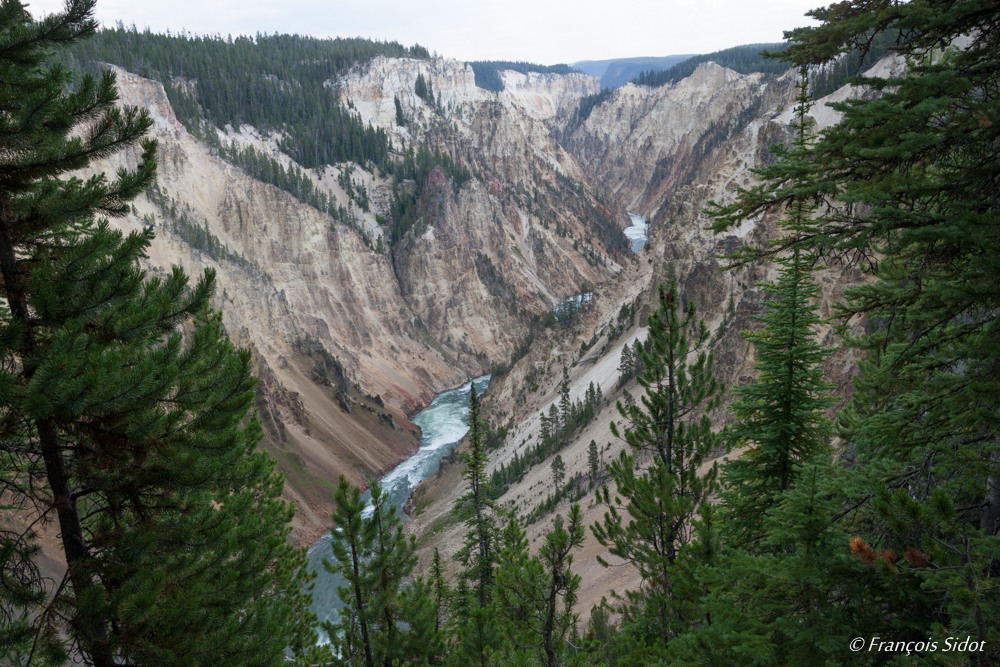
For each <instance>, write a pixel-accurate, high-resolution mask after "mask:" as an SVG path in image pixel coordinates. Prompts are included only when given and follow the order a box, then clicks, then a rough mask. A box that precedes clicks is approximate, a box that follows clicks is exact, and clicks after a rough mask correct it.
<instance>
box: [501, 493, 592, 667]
mask: <svg viewBox="0 0 1000 667" xmlns="http://www.w3.org/2000/svg"><path fill="white" fill-rule="evenodd" d="M583 539H584V527H583V512H582V511H581V510H580V506H579V505H573V506H572V507H571V508H570V512H569V522H568V524H567V523H566V522H565V521H564V520H563V518H562V516H561V515H556V518H555V520H554V523H553V528H552V530H550V531H549V532H548V533H546V535H545V542H544V544H543V545H542V548H541V549H540V550H539V554H538V556H537V557H532V556H531V555H530V554H529V552H528V540H527V537H526V536H525V534H524V531H523V530H522V529H521V527H520V524H518V522H517V520H516V519H515V518H513V517H511V518H510V519H509V521H508V523H507V525H506V527H505V528H504V531H503V544H504V548H503V550H502V552H501V554H500V565H499V567H498V569H497V603H498V605H499V607H500V609H501V610H502V611H503V615H504V616H505V619H506V622H505V628H506V634H507V640H508V645H507V646H506V647H505V651H504V654H502V659H503V663H504V664H542V665H546V667H556V666H557V665H560V664H562V659H561V657H562V653H563V650H562V649H563V645H564V643H565V641H566V639H567V637H568V635H569V633H570V632H571V631H572V630H573V628H575V626H576V623H577V620H578V616H577V614H575V613H574V612H573V606H574V604H575V603H576V594H577V591H578V590H579V587H580V576H579V575H577V574H574V573H573V572H572V570H571V567H572V564H573V556H572V554H571V552H572V551H573V550H574V549H578V548H580V547H581V546H582V545H583ZM532 653H534V654H535V656H534V657H535V659H534V660H531V654H532Z"/></svg>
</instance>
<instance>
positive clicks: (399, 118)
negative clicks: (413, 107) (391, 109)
mask: <svg viewBox="0 0 1000 667" xmlns="http://www.w3.org/2000/svg"><path fill="white" fill-rule="evenodd" d="M392 101H393V102H394V103H395V105H396V125H398V126H399V127H406V116H405V115H404V114H403V105H402V104H400V103H399V96H397V95H394V96H393V98H392Z"/></svg>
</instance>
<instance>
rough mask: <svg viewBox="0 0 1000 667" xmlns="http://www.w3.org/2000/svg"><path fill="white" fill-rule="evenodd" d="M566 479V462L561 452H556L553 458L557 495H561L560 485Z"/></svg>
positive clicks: (553, 478) (553, 480) (553, 477)
mask: <svg viewBox="0 0 1000 667" xmlns="http://www.w3.org/2000/svg"><path fill="white" fill-rule="evenodd" d="M564 479H566V463H565V461H563V458H562V456H561V455H560V454H556V455H555V457H554V458H553V459H552V483H553V485H554V486H555V487H556V495H559V487H561V486H562V483H563V480H564Z"/></svg>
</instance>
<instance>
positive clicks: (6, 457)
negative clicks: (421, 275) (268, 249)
mask: <svg viewBox="0 0 1000 667" xmlns="http://www.w3.org/2000/svg"><path fill="white" fill-rule="evenodd" d="M92 13H93V2H90V1H87V0H76V1H73V2H70V3H68V4H67V6H66V10H65V12H63V13H58V14H53V15H50V16H48V17H46V18H45V19H43V20H41V21H39V22H35V21H33V20H32V19H30V17H29V15H28V14H27V13H26V12H25V10H24V7H23V6H22V5H21V3H20V2H17V1H11V2H5V3H3V4H2V5H0V42H2V43H3V45H4V46H3V49H2V55H0V74H2V75H0V82H2V83H0V89H2V97H3V99H4V100H5V110H6V112H5V113H4V114H3V115H2V117H0V144H2V146H3V150H2V152H3V154H4V155H6V156H7V161H6V166H5V169H4V176H3V178H2V184H0V208H2V210H3V213H2V217H3V224H2V225H0V273H2V278H3V288H2V289H3V297H4V300H5V302H6V306H7V307H6V308H5V309H4V310H3V312H2V313H0V356H2V359H3V363H2V371H0V386H2V387H3V390H2V392H0V411H2V413H3V421H4V424H5V425H6V426H5V436H4V439H3V442H2V444H0V448H2V450H3V453H2V456H0V462H2V467H0V480H2V484H3V489H4V501H3V502H4V503H5V505H6V506H7V508H8V509H15V510H17V511H19V512H22V516H25V517H27V518H28V519H29V521H38V522H49V521H56V520H57V521H58V525H59V535H60V536H59V542H58V543H57V544H58V545H59V547H61V549H62V552H63V554H62V555H63V556H64V557H65V560H66V562H67V565H68V572H67V577H66V581H65V582H63V585H62V586H60V588H59V591H58V595H57V596H56V597H54V598H48V597H44V598H43V597H42V596H43V594H44V593H43V591H42V589H40V588H39V583H40V582H39V580H38V579H37V576H36V574H37V569H35V568H34V567H33V566H32V565H31V564H30V562H26V561H25V559H32V558H35V557H36V556H37V552H35V551H34V550H33V548H34V545H33V534H32V532H31V531H30V529H28V530H25V531H22V532H14V533H10V532H5V533H4V534H3V541H2V542H0V555H2V557H3V561H2V562H0V568H2V569H0V572H2V577H0V580H2V581H4V582H5V583H4V584H3V585H2V586H0V595H2V596H3V605H2V606H3V608H4V610H5V611H4V613H3V614H0V623H2V625H0V633H3V634H4V636H5V644H4V647H3V649H0V651H2V654H0V655H2V658H3V659H4V660H5V661H7V660H9V661H16V663H17V664H22V659H27V657H28V647H30V646H33V647H34V648H31V649H30V650H31V651H33V652H34V657H33V658H31V660H35V659H38V660H39V661H40V662H49V661H50V662H54V663H57V664H61V663H62V662H63V661H64V660H65V656H66V649H67V648H68V647H69V646H70V645H72V646H73V651H74V653H75V654H76V655H77V657H78V658H79V659H80V660H85V661H86V662H88V663H89V664H93V665H96V666H98V667H110V666H111V665H116V664H133V665H162V664H172V665H205V664H217V663H218V661H222V662H224V663H225V664H230V665H278V664H281V663H282V662H283V661H284V651H285V650H286V648H292V649H294V650H296V651H298V650H301V649H303V648H305V647H306V646H308V645H309V644H311V643H313V642H314V641H315V635H314V633H313V632H312V630H311V627H310V625H311V622H312V620H313V619H312V617H311V615H310V614H309V613H308V611H307V609H308V603H309V598H310V596H309V594H308V577H307V576H306V574H305V564H306V561H305V553H304V551H303V550H300V549H297V548H294V547H292V546H291V545H289V544H288V543H287V542H286V537H287V535H288V532H289V530H290V527H289V522H290V520H291V518H292V513H293V508H292V507H291V506H289V505H288V504H287V503H285V502H284V501H282V500H281V499H280V495H281V492H282V486H283V483H282V479H281V477H280V475H278V474H277V473H275V471H274V462H273V459H271V457H270V456H269V455H268V454H266V453H264V452H260V451H256V449H257V447H258V445H259V443H260V440H261V427H260V422H259V421H258V420H257V418H256V417H255V416H254V415H252V414H251V413H250V408H251V406H252V404H253V398H254V379H253V378H252V376H251V369H252V364H251V356H250V353H249V351H247V350H241V351H236V350H234V349H233V347H232V345H231V344H230V342H229V340H228V339H227V338H226V336H225V333H224V331H223V327H222V321H221V315H219V314H217V313H213V312H212V311H211V310H210V309H209V308H208V302H209V299H210V298H211V296H212V294H213V292H214V288H215V276H214V273H213V272H211V271H207V272H206V273H205V275H204V276H203V278H202V279H201V280H200V281H199V282H198V283H197V284H195V285H190V284H189V281H188V278H187V276H186V275H185V274H184V272H183V271H182V270H181V269H179V268H176V267H175V268H174V270H173V272H172V273H171V274H170V275H169V276H167V277H165V278H162V279H161V278H150V277H148V276H147V274H146V273H145V272H144V271H143V270H142V268H141V266H140V261H141V260H142V259H143V258H145V257H146V253H147V252H148V248H149V246H150V243H151V242H152V240H153V232H152V230H151V229H150V228H148V227H147V228H146V229H143V230H142V231H139V232H134V233H131V234H129V235H127V236H125V235H123V234H122V233H120V232H117V231H114V230H112V228H111V227H110V225H109V223H108V222H107V221H106V220H100V221H95V220H94V217H95V216H97V215H106V216H114V217H122V216H124V215H126V214H127V213H128V212H129V211H130V210H131V206H130V202H131V200H132V199H134V198H135V197H136V196H138V195H139V194H140V193H142V192H143V191H144V190H145V189H146V188H147V187H149V185H150V183H151V182H152V179H153V176H154V173H155V167H156V164H155V154H156V144H155V142H153V141H149V140H145V139H143V135H144V134H145V132H146V131H147V130H148V129H149V127H150V126H151V124H152V121H151V119H150V117H149V115H148V113H147V112H146V111H139V110H138V109H135V108H131V107H123V108H120V107H118V106H117V105H116V100H117V95H116V92H115V77H114V75H113V73H111V72H110V71H109V72H105V73H102V74H101V76H100V77H99V78H94V77H92V76H84V77H82V78H80V79H79V80H77V81H76V87H75V90H74V92H73V93H72V94H67V93H66V92H65V87H66V85H67V84H68V83H69V82H70V74H69V72H68V71H67V70H66V69H64V68H62V67H60V66H58V65H56V66H53V67H50V68H48V69H43V68H42V67H41V64H42V63H43V62H44V60H45V59H46V58H47V57H48V55H49V50H50V49H52V48H59V49H65V48H66V47H67V46H68V45H70V44H72V43H74V42H76V41H77V40H79V39H81V38H84V37H87V36H90V35H92V34H93V32H94V27H95V24H94V21H93V19H92ZM129 148H131V149H133V150H135V149H137V150H136V156H137V157H138V164H137V166H136V168H135V169H134V170H128V169H121V170H119V171H118V172H117V173H116V174H115V177H114V178H113V179H109V178H108V177H107V176H106V175H105V174H97V175H94V176H91V177H89V178H88V179H87V180H86V181H84V180H81V179H80V178H69V177H67V172H71V171H75V170H81V169H85V168H86V167H87V166H88V164H89V161H90V160H91V159H93V158H106V157H110V156H113V155H116V154H118V153H120V152H121V151H123V150H125V149H129ZM8 582H9V583H8ZM7 610H10V611H7ZM25 631H28V632H30V635H31V640H30V642H28V641H27V635H26V632H25ZM7 640H10V641H11V642H18V644H15V645H14V646H13V647H11V646H10V644H7V643H6V641H7Z"/></svg>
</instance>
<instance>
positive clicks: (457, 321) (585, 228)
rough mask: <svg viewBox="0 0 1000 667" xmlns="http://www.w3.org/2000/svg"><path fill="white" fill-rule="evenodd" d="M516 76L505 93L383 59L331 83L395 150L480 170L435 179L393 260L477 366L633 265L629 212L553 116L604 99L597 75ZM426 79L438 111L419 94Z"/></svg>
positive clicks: (439, 328) (460, 67) (456, 347)
mask: <svg viewBox="0 0 1000 667" xmlns="http://www.w3.org/2000/svg"><path fill="white" fill-rule="evenodd" d="M503 76H504V77H505V80H508V81H509V84H510V87H509V90H505V91H504V92H503V93H500V94H499V95H498V94H494V93H491V92H488V91H484V90H482V89H480V88H477V87H476V86H475V77H474V75H473V73H472V68H471V67H469V66H468V65H465V64H464V63H460V62H458V61H454V60H448V59H434V60H430V61H423V60H407V59H387V58H376V59H374V60H372V61H371V62H370V63H368V64H366V65H364V66H361V67H358V68H356V69H355V70H354V71H352V72H351V73H350V74H349V75H348V76H347V77H345V78H344V79H343V80H342V81H340V82H338V83H336V84H331V87H333V88H335V89H336V90H337V93H338V94H339V95H340V99H341V100H342V101H343V102H344V103H346V104H348V105H349V106H350V107H352V108H354V109H356V110H357V112H358V113H359V114H360V115H361V116H362V118H363V119H364V120H365V121H366V122H370V123H372V124H373V125H374V126H378V127H380V128H382V129H383V130H385V131H386V132H387V133H388V134H389V135H390V136H391V137H392V140H393V143H394V145H395V146H399V147H400V148H402V147H403V146H404V145H405V146H412V145H413V144H414V143H416V144H418V145H424V146H428V147H430V148H431V149H435V150H439V151H441V152H443V153H447V154H449V155H450V156H451V157H452V159H454V160H455V161H456V162H459V163H461V164H463V165H465V166H466V167H467V168H469V169H470V170H471V171H472V173H473V174H475V176H476V177H475V178H474V179H472V180H470V181H468V182H467V183H465V184H463V185H461V187H458V186H457V184H455V183H448V182H446V179H445V178H444V176H443V173H442V172H441V171H440V170H437V171H435V172H433V173H432V174H431V177H430V179H429V181H428V182H427V183H426V184H423V194H422V196H421V200H420V204H419V211H418V215H419V218H420V222H419V223H418V224H417V225H416V226H415V227H414V228H413V229H412V230H409V231H408V232H407V234H406V235H405V236H404V237H403V238H402V239H400V241H399V242H398V243H397V244H396V245H395V247H393V249H392V256H393V262H394V267H395V270H396V275H397V278H398V280H399V283H400V286H401V289H402V291H403V294H404V296H405V298H406V299H407V301H408V303H410V304H411V307H412V308H413V310H414V313H415V316H416V317H417V318H419V320H420V322H421V323H422V324H423V325H424V326H426V328H427V331H428V332H429V333H430V335H431V336H432V337H433V338H434V339H435V340H436V341H438V343H439V344H440V346H441V347H442V349H443V350H445V353H446V355H448V356H449V357H451V358H454V359H456V360H458V361H459V362H460V363H461V364H463V365H464V366H465V367H467V368H470V369H478V370H485V369H486V368H488V366H489V363H488V360H493V361H497V360H505V359H507V358H509V356H510V353H511V352H512V351H513V349H514V348H515V347H516V345H517V344H518V343H519V342H520V341H521V340H522V339H523V338H524V336H525V335H526V334H527V331H528V321H529V320H528V316H530V315H534V314H540V313H542V312H545V311H547V310H549V309H551V308H552V306H553V305H554V304H555V303H556V302H558V301H559V300H560V299H562V298H565V297H567V296H570V295H573V294H576V293H578V292H579V291H580V289H581V287H582V286H583V285H584V284H589V285H594V284H597V283H601V282H603V281H605V280H607V279H608V278H609V277H610V276H612V275H614V273H616V272H617V271H618V270H619V268H620V267H619V264H618V262H619V261H620V260H621V259H622V258H623V257H626V254H625V253H626V249H625V245H624V243H623V242H622V237H621V233H620V230H621V228H622V226H623V225H624V224H625V222H626V220H627V216H626V215H625V212H624V210H623V209H621V207H618V206H615V205H614V204H612V203H608V204H607V205H605V204H604V203H602V199H603V200H604V201H608V202H610V201H611V200H610V199H608V198H605V197H603V196H602V191H601V188H599V187H598V186H597V185H596V184H595V183H594V181H593V179H592V178H591V177H590V175H589V171H588V170H587V169H584V168H582V167H581V166H580V165H579V164H578V163H577V162H576V160H575V159H574V158H573V157H572V156H571V155H570V154H569V153H567V152H566V151H565V150H564V149H563V148H562V146H560V145H559V143H558V142H557V141H556V139H555V138H554V137H553V136H552V133H551V131H550V130H549V128H548V127H546V126H545V124H544V123H542V122H541V120H540V119H542V118H549V117H552V116H553V115H554V114H556V113H557V112H558V111H559V110H560V109H562V108H564V107H565V106H567V105H572V104H574V103H575V102H576V100H578V99H579V98H580V97H582V96H583V95H586V94H589V93H590V92H591V91H593V90H595V89H596V86H597V80H596V79H594V78H593V77H586V76H582V75H569V76H558V75H528V76H525V75H520V74H517V73H514V72H505V73H504V74H503ZM418 77H423V78H424V80H425V81H426V82H427V84H428V87H429V89H430V90H431V91H433V92H432V94H433V100H432V102H433V103H431V101H428V100H425V99H424V98H422V97H419V96H418V95H416V93H415V92H414V88H415V86H416V81H417V78H418ZM397 100H398V101H399V103H400V108H401V109H402V111H403V114H404V116H405V119H406V120H405V125H399V124H398V122H397V117H396V104H395V103H396V101H397ZM386 188H387V186H386ZM381 199H382V201H383V202H384V201H387V200H388V195H384V196H382V198H381Z"/></svg>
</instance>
